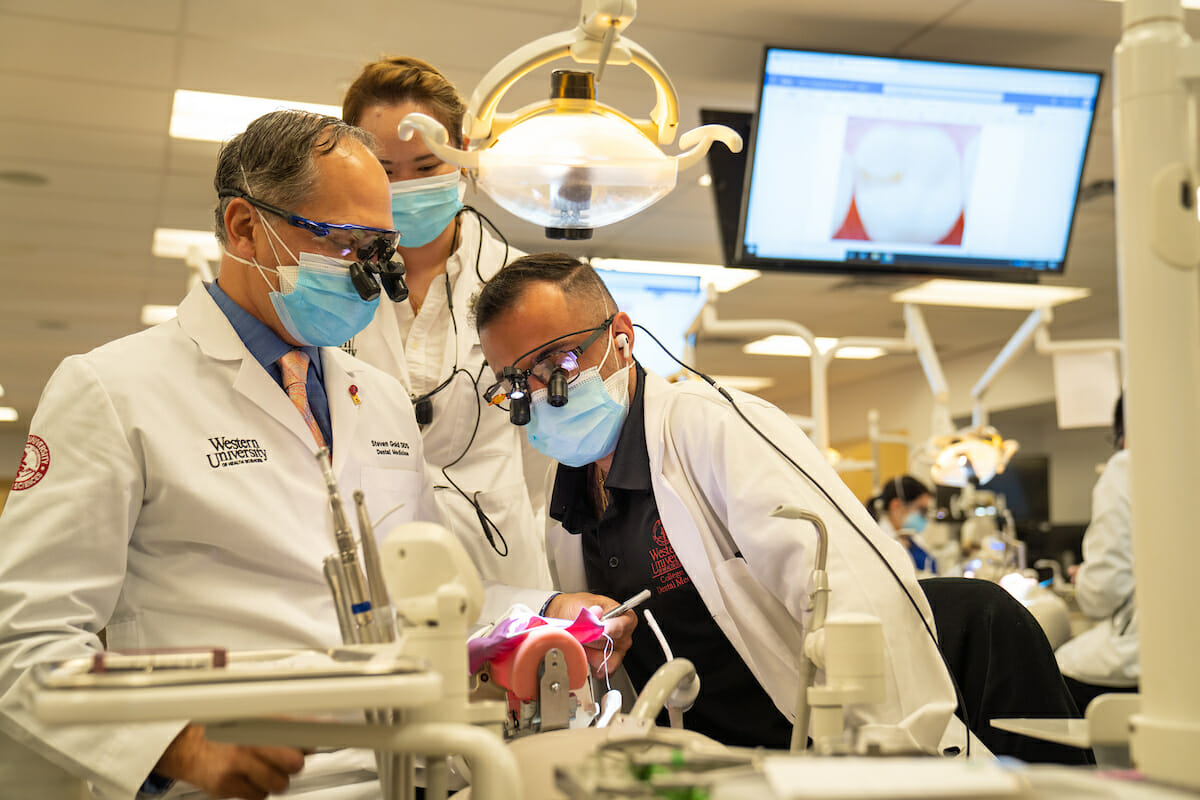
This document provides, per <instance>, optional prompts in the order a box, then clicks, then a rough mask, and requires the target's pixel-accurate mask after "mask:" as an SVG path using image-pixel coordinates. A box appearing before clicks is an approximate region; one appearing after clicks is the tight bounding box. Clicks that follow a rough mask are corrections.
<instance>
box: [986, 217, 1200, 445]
mask: <svg viewBox="0 0 1200 800" xmlns="http://www.w3.org/2000/svg"><path fill="white" fill-rule="evenodd" d="M1193 222H1195V220H1193ZM1053 320H1054V310H1053V309H1052V308H1051V307H1050V306H1046V307H1044V308H1036V309H1034V310H1033V311H1032V312H1030V314H1029V316H1028V317H1026V318H1025V321H1024V322H1022V323H1021V327H1019V328H1017V331H1016V333H1014V334H1013V335H1012V338H1010V339H1009V340H1008V342H1007V343H1006V344H1005V345H1004V347H1003V348H1002V349H1001V350H1000V352H999V353H997V354H996V358H995V359H993V360H992V363H991V364H990V365H988V368H987V369H986V370H985V371H984V373H983V375H982V376H980V378H979V380H978V381H976V383H975V386H973V387H972V388H971V424H972V425H974V426H975V427H980V426H982V425H987V424H988V415H987V409H986V408H985V406H984V404H983V396H984V394H985V393H986V392H987V390H988V389H989V388H990V387H991V385H992V382H993V381H994V380H995V379H996V376H997V375H999V374H1000V373H1001V372H1002V371H1003V370H1004V369H1005V368H1006V367H1007V366H1008V365H1009V364H1011V363H1012V362H1013V361H1015V360H1016V359H1017V358H1018V357H1019V356H1020V355H1021V354H1022V353H1024V352H1025V351H1026V350H1027V349H1028V348H1029V345H1030V344H1033V345H1034V349H1035V350H1036V351H1037V352H1038V353H1040V354H1041V355H1053V354H1055V353H1062V352H1072V351H1074V352H1080V351H1089V350H1115V351H1116V352H1117V353H1118V354H1121V353H1122V352H1123V351H1124V348H1123V346H1122V345H1121V341H1120V340H1119V339H1078V340H1075V341H1064V342H1052V341H1051V340H1050V333H1049V331H1048V330H1047V329H1048V328H1049V325H1050V323H1051V322H1052V321H1053Z"/></svg>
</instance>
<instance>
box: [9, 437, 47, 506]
mask: <svg viewBox="0 0 1200 800" xmlns="http://www.w3.org/2000/svg"><path fill="white" fill-rule="evenodd" d="M48 469H50V446H49V445H48V444H46V440H45V439H43V438H42V437H40V436H35V435H33V434H32V433H31V434H29V439H28V440H26V442H25V452H24V453H22V454H21V466H19V467H17V479H16V480H15V481H13V485H12V490H13V491H14V492H19V491H21V490H22V489H28V488H30V487H31V486H36V485H37V483H38V481H40V480H41V479H42V478H44V477H45V476H46V470H48Z"/></svg>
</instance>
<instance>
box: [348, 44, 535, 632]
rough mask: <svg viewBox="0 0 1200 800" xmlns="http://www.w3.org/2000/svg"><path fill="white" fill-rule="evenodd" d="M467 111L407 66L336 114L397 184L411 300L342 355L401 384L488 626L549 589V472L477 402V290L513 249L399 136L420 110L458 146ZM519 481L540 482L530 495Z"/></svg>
mask: <svg viewBox="0 0 1200 800" xmlns="http://www.w3.org/2000/svg"><path fill="white" fill-rule="evenodd" d="M465 110H466V104H465V103H463V101H462V98H461V97H460V96H459V94H458V92H457V90H456V89H455V88H454V85H453V84H451V83H450V81H448V80H446V78H445V76H443V75H442V74H441V73H440V72H438V71H437V70H436V69H435V68H434V67H432V66H431V65H429V64H427V63H425V62H424V61H421V60H419V59H416V58H408V57H402V56H397V57H390V58H384V59H381V60H379V61H375V62H372V63H370V64H367V65H366V66H365V67H364V68H363V70H362V72H361V73H360V74H359V76H358V77H357V78H356V79H355V80H354V83H353V84H351V86H350V88H349V89H348V90H347V91H346V97H345V99H344V100H343V104H342V117H343V119H345V120H346V122H349V123H350V124H352V125H359V126H361V127H363V128H365V129H366V130H368V131H370V132H371V133H372V134H374V135H375V138H376V140H377V141H378V143H379V149H378V153H379V157H380V161H381V162H382V163H383V166H384V169H385V170H386V171H387V174H388V178H389V180H390V181H391V182H392V184H391V188H392V220H393V222H392V224H393V226H394V227H395V228H396V229H397V230H398V231H400V234H401V238H400V242H399V244H398V247H397V252H398V254H399V256H400V257H401V258H402V259H403V261H404V266H405V269H406V270H407V276H406V278H407V281H408V288H409V295H408V300H407V301H406V302H402V303H381V304H380V305H379V310H378V311H377V312H376V315H375V319H374V320H373V321H372V323H371V324H370V325H369V326H367V329H366V330H364V331H363V332H362V333H360V334H359V335H358V336H356V337H355V338H354V341H353V342H352V345H351V346H352V349H353V351H354V353H355V354H356V355H357V356H358V357H359V358H361V359H362V360H364V361H366V362H367V363H369V364H373V365H374V366H377V367H379V368H380V369H382V370H384V371H386V372H388V373H389V374H391V375H393V376H395V377H396V378H398V379H399V380H400V381H401V383H403V384H404V386H405V388H407V389H408V391H409V395H410V396H411V397H412V400H413V403H414V405H415V407H416V409H417V420H418V422H420V423H421V436H422V437H423V438H424V441H425V460H426V462H427V463H428V465H429V472H430V479H431V481H432V482H433V485H434V486H435V488H436V491H435V496H436V499H437V502H438V506H439V508H440V509H441V512H442V516H443V518H444V519H445V521H446V524H447V525H448V526H449V527H450V528H451V530H452V531H453V533H454V534H455V535H456V536H457V537H458V538H459V539H460V540H461V541H462V543H463V546H464V547H465V548H466V550H467V553H468V554H470V556H471V559H472V561H473V562H474V563H475V566H476V567H477V568H478V569H479V571H480V574H481V575H482V577H483V579H484V581H485V584H486V585H487V586H488V592H487V598H486V601H485V604H484V607H483V611H482V613H481V619H484V620H491V619H494V618H495V617H496V616H498V615H500V614H501V613H503V612H504V610H505V609H507V608H508V606H509V605H511V604H512V603H515V602H522V603H525V604H526V605H533V607H534V609H535V610H536V609H537V605H534V603H535V602H536V598H537V597H539V596H544V594H545V590H546V589H549V588H550V573H549V571H548V569H547V567H546V552H545V527H546V516H545V491H544V486H545V483H546V481H547V480H548V472H549V470H550V468H551V467H552V464H551V462H550V461H549V459H546V458H544V457H543V456H541V455H539V454H538V453H536V452H535V451H533V450H532V449H530V448H529V447H527V446H525V444H524V439H525V437H523V436H521V434H520V431H518V430H516V429H515V428H514V427H513V426H512V425H509V424H508V417H507V415H506V414H505V413H504V412H503V411H501V410H500V409H498V408H495V407H493V406H489V405H488V404H487V403H486V402H484V401H483V399H482V397H481V395H482V390H483V389H484V388H486V387H487V386H489V385H491V384H492V383H493V382H494V381H495V376H494V375H493V374H492V370H491V369H490V368H488V367H487V365H485V364H484V363H483V354H482V351H481V350H480V349H479V337H478V336H477V335H476V333H475V328H474V326H472V325H471V324H470V321H469V319H468V311H469V309H468V306H469V302H470V298H471V297H472V295H474V294H475V293H476V292H477V291H479V287H480V285H482V283H483V282H484V281H485V280H487V279H488V278H490V277H491V276H492V275H494V274H496V271H497V270H498V269H500V268H501V267H502V266H504V265H505V264H506V263H507V262H508V261H509V260H510V259H511V258H516V257H517V256H520V255H522V253H521V252H520V251H517V250H514V249H511V248H509V246H508V242H507V241H505V240H504V239H503V237H502V236H498V234H499V231H497V230H496V229H495V228H494V227H491V222H490V221H489V220H487V219H486V218H485V217H483V216H482V215H481V214H480V213H479V212H478V211H476V210H475V209H473V208H470V207H464V206H463V203H462V199H461V198H462V187H463V178H462V177H461V174H460V172H459V170H458V168H457V167H455V166H453V165H452V164H447V163H445V162H443V161H441V160H440V159H439V158H438V157H437V156H435V155H434V154H433V153H432V152H430V150H429V148H428V147H426V146H425V143H424V142H423V141H422V140H421V137H419V136H414V137H413V138H412V139H410V140H408V141H401V140H400V137H399V135H398V134H397V132H396V128H397V126H398V125H399V124H400V121H401V120H403V119H404V117H405V116H407V115H408V114H410V113H413V112H420V113H423V114H428V115H429V116H431V117H433V118H434V119H436V120H437V121H438V122H440V123H441V124H442V126H443V127H444V128H445V129H446V132H447V133H448V135H449V137H450V142H451V144H453V145H454V146H456V147H462V146H463V140H462V118H463V114H464V112H465ZM527 477H528V478H529V483H528V485H532V486H535V487H536V488H535V489H534V491H533V492H532V498H531V492H530V490H529V489H528V488H527V483H526V479H527ZM518 587H525V589H527V590H533V591H522V589H521V588H518Z"/></svg>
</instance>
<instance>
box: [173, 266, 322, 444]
mask: <svg viewBox="0 0 1200 800" xmlns="http://www.w3.org/2000/svg"><path fill="white" fill-rule="evenodd" d="M178 316H179V325H180V327H181V328H182V329H183V331H184V333H186V334H187V335H188V336H190V337H191V338H192V340H193V341H194V342H195V343H196V346H197V347H199V348H200V352H202V353H204V355H206V356H208V357H209V358H212V359H214V360H216V361H224V362H229V364H230V366H232V365H233V364H234V363H238V364H239V366H238V367H237V373H236V374H235V375H233V378H232V381H233V388H234V390H235V391H237V392H238V393H239V394H241V395H243V396H244V397H245V398H246V399H248V400H250V402H252V403H254V404H255V405H256V406H258V407H259V408H260V409H262V410H263V411H264V412H265V413H266V414H267V415H269V416H271V417H273V418H274V419H276V420H277V421H279V422H280V424H282V425H283V426H284V427H286V428H287V429H288V430H290V431H291V432H292V433H294V434H295V435H296V436H298V437H299V438H300V439H301V441H303V442H305V443H307V444H308V445H310V447H311V449H312V451H313V452H314V453H316V451H317V443H316V442H315V441H313V437H312V433H310V432H309V430H308V426H307V425H305V424H304V420H303V418H302V417H301V416H300V412H298V411H297V410H296V407H295V406H294V405H292V401H291V400H289V399H288V396H287V393H286V392H284V391H283V389H282V388H280V386H279V384H277V383H276V382H275V381H274V380H272V379H271V376H270V375H269V374H268V373H267V371H266V370H265V369H263V367H262V365H261V364H259V363H258V361H257V359H255V358H254V356H252V355H251V354H250V351H249V350H247V349H246V346H245V345H244V344H242V340H241V339H240V338H239V337H238V335H237V331H235V330H234V329H233V325H231V324H230V322H229V320H228V318H226V316H225V315H224V314H223V313H222V312H221V309H220V307H219V306H217V303H216V301H215V300H213V299H212V296H211V295H210V294H209V293H208V289H206V288H205V287H204V285H202V284H199V285H197V286H196V287H195V288H193V289H192V291H190V292H189V293H188V295H187V297H185V298H184V300H183V302H182V303H180V305H179V312H178Z"/></svg>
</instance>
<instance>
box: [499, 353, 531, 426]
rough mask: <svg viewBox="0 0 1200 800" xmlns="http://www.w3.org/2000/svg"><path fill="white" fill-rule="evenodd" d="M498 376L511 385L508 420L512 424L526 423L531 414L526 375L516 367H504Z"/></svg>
mask: <svg viewBox="0 0 1200 800" xmlns="http://www.w3.org/2000/svg"><path fill="white" fill-rule="evenodd" d="M500 376H501V378H502V379H504V380H506V381H508V385H509V386H511V387H512V389H511V390H510V391H509V392H508V421H509V422H511V423H512V424H513V425H528V424H529V420H530V416H531V414H530V410H529V403H530V399H529V379H528V377H527V376H526V375H525V373H524V372H523V371H522V370H519V369H517V368H516V367H505V368H504V369H502V370H501V371H500Z"/></svg>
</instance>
